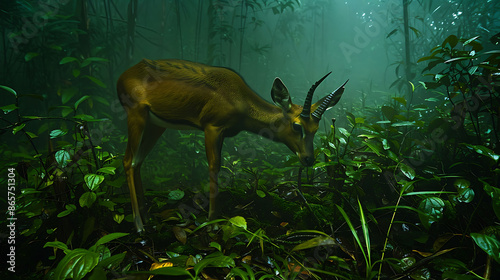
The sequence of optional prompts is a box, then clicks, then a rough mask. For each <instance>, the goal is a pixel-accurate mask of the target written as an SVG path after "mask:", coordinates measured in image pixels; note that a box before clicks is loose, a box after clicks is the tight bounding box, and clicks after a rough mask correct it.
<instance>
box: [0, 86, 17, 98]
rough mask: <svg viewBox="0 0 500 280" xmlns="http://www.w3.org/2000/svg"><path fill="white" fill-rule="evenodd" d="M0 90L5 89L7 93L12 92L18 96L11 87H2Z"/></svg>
mask: <svg viewBox="0 0 500 280" xmlns="http://www.w3.org/2000/svg"><path fill="white" fill-rule="evenodd" d="M0 88H1V89H4V90H6V91H8V92H10V93H12V94H14V96H17V92H16V91H15V90H13V89H12V88H10V87H6V86H2V85H0Z"/></svg>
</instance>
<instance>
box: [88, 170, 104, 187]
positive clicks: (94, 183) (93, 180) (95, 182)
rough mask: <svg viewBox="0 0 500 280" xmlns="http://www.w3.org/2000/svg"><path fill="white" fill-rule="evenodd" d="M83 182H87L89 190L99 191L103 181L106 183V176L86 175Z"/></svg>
mask: <svg viewBox="0 0 500 280" xmlns="http://www.w3.org/2000/svg"><path fill="white" fill-rule="evenodd" d="M83 180H85V183H86V184H87V187H89V189H90V190H91V191H94V190H95V189H97V188H98V187H99V185H100V184H101V183H102V181H104V176H103V175H98V174H93V173H90V174H86V175H85V176H84V177H83Z"/></svg>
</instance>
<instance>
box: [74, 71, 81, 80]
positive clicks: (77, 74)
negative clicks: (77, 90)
mask: <svg viewBox="0 0 500 280" xmlns="http://www.w3.org/2000/svg"><path fill="white" fill-rule="evenodd" d="M80 73H81V72H80V69H73V71H72V74H73V77H75V78H76V77H78V76H80Z"/></svg>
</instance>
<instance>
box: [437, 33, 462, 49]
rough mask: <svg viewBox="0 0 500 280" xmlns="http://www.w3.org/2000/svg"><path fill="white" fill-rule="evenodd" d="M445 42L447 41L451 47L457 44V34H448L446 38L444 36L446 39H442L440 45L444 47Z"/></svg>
mask: <svg viewBox="0 0 500 280" xmlns="http://www.w3.org/2000/svg"><path fill="white" fill-rule="evenodd" d="M447 43H448V44H449V45H450V47H451V48H452V49H453V48H454V47H455V46H456V45H457V43H458V38H457V36H455V35H450V36H448V38H446V39H445V40H444V41H443V44H442V45H441V46H442V47H443V48H445V47H446V44H447Z"/></svg>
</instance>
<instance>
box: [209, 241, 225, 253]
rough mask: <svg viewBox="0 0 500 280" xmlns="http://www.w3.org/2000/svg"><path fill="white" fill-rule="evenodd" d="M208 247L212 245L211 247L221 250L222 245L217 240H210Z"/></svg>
mask: <svg viewBox="0 0 500 280" xmlns="http://www.w3.org/2000/svg"><path fill="white" fill-rule="evenodd" d="M209 247H213V248H215V249H217V250H219V251H221V252H222V247H221V246H220V244H219V243H217V242H210V244H209Z"/></svg>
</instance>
